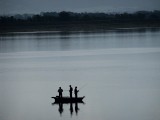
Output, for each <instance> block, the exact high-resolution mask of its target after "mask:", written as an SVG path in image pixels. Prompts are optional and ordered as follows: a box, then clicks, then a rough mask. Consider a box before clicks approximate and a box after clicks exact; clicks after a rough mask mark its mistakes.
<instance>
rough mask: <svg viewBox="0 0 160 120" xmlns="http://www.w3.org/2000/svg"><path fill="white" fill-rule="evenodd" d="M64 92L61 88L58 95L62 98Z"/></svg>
mask: <svg viewBox="0 0 160 120" xmlns="http://www.w3.org/2000/svg"><path fill="white" fill-rule="evenodd" d="M62 92H63V89H62V88H61V87H59V89H58V93H59V97H60V98H62Z"/></svg>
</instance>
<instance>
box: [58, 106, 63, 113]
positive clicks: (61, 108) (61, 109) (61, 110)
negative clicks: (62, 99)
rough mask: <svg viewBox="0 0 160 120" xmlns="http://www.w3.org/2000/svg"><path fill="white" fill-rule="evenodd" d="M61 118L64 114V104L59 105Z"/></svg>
mask: <svg viewBox="0 0 160 120" xmlns="http://www.w3.org/2000/svg"><path fill="white" fill-rule="evenodd" d="M58 111H59V113H60V116H62V113H63V103H59V109H58Z"/></svg>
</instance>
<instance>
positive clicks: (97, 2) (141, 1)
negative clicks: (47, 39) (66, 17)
mask: <svg viewBox="0 0 160 120" xmlns="http://www.w3.org/2000/svg"><path fill="white" fill-rule="evenodd" d="M159 6H160V1H159V0H152V1H151V0H134V1H132V0H121V1H116V0H94V1H93V0H81V1H75V0H68V1H65V0H61V1H58V0H1V1H0V15H6V14H25V13H29V14H38V13H40V12H52V11H55V12H60V11H72V12H135V11H143V10H144V11H153V10H160V7H159Z"/></svg>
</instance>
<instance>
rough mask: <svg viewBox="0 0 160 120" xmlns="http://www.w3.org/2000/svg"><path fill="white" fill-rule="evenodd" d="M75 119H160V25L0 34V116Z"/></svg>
mask: <svg viewBox="0 0 160 120" xmlns="http://www.w3.org/2000/svg"><path fill="white" fill-rule="evenodd" d="M70 84H71V85H72V86H73V87H74V86H78V88H81V89H80V93H79V96H86V97H85V99H84V100H83V101H84V102H85V104H78V108H79V109H77V108H76V107H77V105H75V104H73V105H71V104H63V106H61V107H60V106H59V105H57V104H52V103H54V99H52V98H51V97H52V96H56V95H57V94H58V93H57V89H58V87H59V86H61V87H62V88H63V89H64V90H65V91H64V92H63V94H64V96H67V95H69V93H68V91H66V90H68V89H69V85H70ZM62 107H63V110H62ZM75 108H76V109H75ZM70 119H73V120H98V119H99V120H160V30H157V29H132V30H127V29H123V30H115V31H108V32H32V33H31V32H30V33H12V34H11V33H10V34H1V35H0V120H70Z"/></svg>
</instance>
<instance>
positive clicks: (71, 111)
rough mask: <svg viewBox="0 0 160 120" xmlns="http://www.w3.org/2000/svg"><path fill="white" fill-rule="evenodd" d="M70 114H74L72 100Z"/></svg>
mask: <svg viewBox="0 0 160 120" xmlns="http://www.w3.org/2000/svg"><path fill="white" fill-rule="evenodd" d="M70 114H71V116H72V115H73V103H72V102H70Z"/></svg>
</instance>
